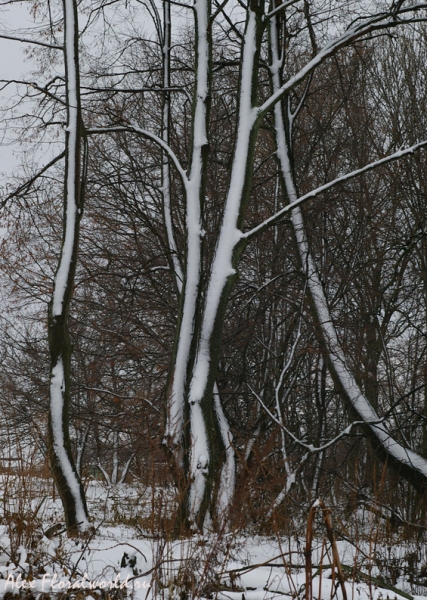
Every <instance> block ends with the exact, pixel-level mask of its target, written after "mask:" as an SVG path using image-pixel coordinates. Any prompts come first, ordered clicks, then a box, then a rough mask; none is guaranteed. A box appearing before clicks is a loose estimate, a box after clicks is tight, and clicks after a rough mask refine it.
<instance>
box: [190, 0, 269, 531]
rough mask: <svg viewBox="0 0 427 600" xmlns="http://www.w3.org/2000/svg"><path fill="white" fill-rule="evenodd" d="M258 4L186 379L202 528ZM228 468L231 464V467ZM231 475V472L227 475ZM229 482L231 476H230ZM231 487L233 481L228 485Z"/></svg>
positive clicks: (259, 26) (235, 249) (194, 515)
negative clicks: (193, 352)
mask: <svg viewBox="0 0 427 600" xmlns="http://www.w3.org/2000/svg"><path fill="white" fill-rule="evenodd" d="M262 16H263V2H262V1H261V2H258V3H255V2H254V3H252V5H251V6H250V7H248V10H247V19H246V28H245V34H244V39H243V51H242V59H241V66H240V82H239V93H238V114H237V123H236V142H235V146H234V151H233V161H232V167H231V174H230V181H229V186H228V191H227V195H226V198H225V204H224V212H223V219H222V224H221V229H220V232H219V235H218V240H217V245H216V250H215V255H214V258H213V261H212V264H211V267H210V271H209V276H208V283H207V286H206V292H205V294H204V303H203V306H202V309H203V310H202V311H201V325H200V333H199V335H198V336H197V346H196V348H197V353H196V355H195V361H194V366H193V368H192V371H191V379H190V378H189V394H188V406H189V422H190V431H189V434H190V439H189V450H190V456H189V468H188V479H189V481H188V492H187V498H186V509H187V511H188V520H189V522H190V524H191V526H193V527H195V526H199V527H201V526H203V523H204V520H205V516H206V515H207V514H209V512H210V514H211V515H215V507H216V504H217V496H218V489H219V486H220V481H219V477H220V473H221V463H222V462H223V461H224V442H223V439H224V441H225V438H223V435H222V433H221V430H222V431H223V428H222V427H221V430H220V429H219V428H218V417H216V416H215V397H214V385H215V380H216V376H217V369H218V363H219V359H220V350H221V339H222V329H223V324H224V317H225V311H226V307H227V301H228V298H229V295H230V292H231V289H232V287H233V285H234V283H235V280H236V274H237V272H236V269H237V266H238V262H239V258H240V256H241V253H242V251H243V249H244V246H245V244H244V243H242V237H241V232H240V229H239V228H240V227H241V226H242V223H243V219H244V215H245V209H246V205H247V202H248V199H249V192H250V184H251V180H252V162H253V154H254V145H255V140H256V134H257V125H258V121H257V112H256V110H255V109H254V106H256V98H257V75H258V61H259V52H260V47H261V40H262V33H263V30H264V25H263V22H262ZM233 468H234V467H233ZM229 475H231V474H229ZM230 482H231V480H230ZM233 485H234V484H233Z"/></svg>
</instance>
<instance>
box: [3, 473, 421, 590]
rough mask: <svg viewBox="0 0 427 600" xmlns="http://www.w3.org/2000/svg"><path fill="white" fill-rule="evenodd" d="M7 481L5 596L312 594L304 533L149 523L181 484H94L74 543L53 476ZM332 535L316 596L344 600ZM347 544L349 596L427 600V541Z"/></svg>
mask: <svg viewBox="0 0 427 600" xmlns="http://www.w3.org/2000/svg"><path fill="white" fill-rule="evenodd" d="M0 483H1V484H2V489H3V494H4V497H3V498H2V499H1V500H2V503H3V504H2V505H0V514H1V512H2V511H3V515H2V519H1V521H0V522H1V525H0V598H2V597H4V595H5V593H7V592H11V593H12V594H21V596H23V595H25V594H28V592H32V593H33V594H35V597H36V598H37V595H40V593H47V594H49V595H53V596H54V595H57V594H61V593H64V592H67V591H69V593H71V595H72V597H76V596H79V598H81V595H79V594H80V591H81V590H82V591H84V593H85V595H86V596H92V597H93V598H98V597H99V594H100V593H104V594H106V593H108V594H109V596H110V598H123V597H124V596H127V597H129V598H134V599H135V600H143V599H146V600H150V599H154V598H161V599H174V600H181V599H183V598H218V600H269V599H272V598H279V597H285V598H286V597H287V598H292V599H301V600H303V599H304V598H305V597H306V595H305V582H306V573H305V557H304V550H305V540H304V539H303V538H301V537H296V536H288V537H286V538H285V537H277V536H250V535H242V534H232V533H229V534H224V535H220V536H218V535H214V534H212V533H209V532H206V533H205V534H204V535H198V536H194V537H193V538H191V539H175V540H166V539H165V538H164V537H163V536H162V535H160V534H157V533H154V534H153V528H152V527H151V529H150V528H149V529H144V525H145V527H149V524H150V519H154V518H155V515H153V512H154V511H153V508H154V507H155V506H158V505H159V504H160V505H162V506H164V507H166V509H165V510H167V506H168V504H167V503H169V506H170V507H172V504H173V502H174V498H173V491H172V490H169V491H168V490H155V492H153V490H151V489H150V488H145V489H144V488H142V487H138V486H129V485H121V486H116V487H114V488H110V489H107V487H106V486H105V485H103V484H101V483H100V482H97V481H90V482H89V484H88V487H87V496H88V504H89V508H90V512H91V514H92V515H93V516H94V522H95V529H94V533H93V534H92V535H90V536H89V537H87V538H86V539H69V538H67V537H66V534H65V532H64V525H63V522H62V521H61V518H62V511H61V506H60V503H59V500H58V499H56V500H55V501H53V499H52V498H51V494H52V489H53V488H52V483H51V482H49V481H47V480H43V479H36V478H35V477H32V478H29V477H28V478H27V480H26V481H25V482H24V480H23V478H18V477H17V476H14V475H8V476H5V475H3V476H0ZM36 492H37V493H36ZM126 523H127V524H126ZM374 529H375V528H372V529H371V533H372V532H373V531H374ZM154 531H155V529H154ZM322 535H323V532H321V530H320V529H319V535H318V537H317V538H316V539H315V542H314V544H313V548H312V564H313V581H312V598H313V600H331V599H332V598H337V600H342V598H343V594H342V590H341V589H340V586H339V584H338V580H337V577H336V573H333V570H332V568H331V553H330V548H329V545H328V544H326V542H325V541H324V540H323V539H322ZM337 545H338V550H339V554H340V558H341V562H342V564H343V569H344V574H345V576H346V583H345V588H346V594H347V600H387V599H389V600H402V599H404V598H405V599H407V600H408V599H412V598H414V600H423V599H424V598H427V587H422V586H421V585H420V584H419V581H418V583H417V584H416V585H415V583H414V580H413V574H412V575H411V573H410V569H409V567H410V564H411V561H412V565H413V564H414V561H415V562H417V565H416V567H417V569H416V570H417V571H418V572H420V570H422V569H423V568H424V569H425V570H426V573H427V549H426V546H425V545H423V544H421V543H417V542H415V541H414V542H413V543H411V544H409V543H405V544H403V543H396V544H393V545H391V544H390V541H388V543H380V541H379V539H378V538H375V539H374V537H373V536H372V535H371V536H370V537H369V536H365V537H364V539H363V540H362V539H360V540H359V541H358V543H357V547H356V546H355V545H354V544H353V543H351V542H350V541H345V540H339V541H338V543H337ZM356 572H357V574H356V576H354V574H355V573H356ZM382 576H384V579H381V577H382ZM411 578H412V583H410V580H411ZM386 581H387V582H388V584H389V585H387V584H386V583H385V582H386ZM390 582H391V583H393V584H394V585H391V583H390ZM423 583H424V582H423ZM426 583H427V581H426ZM185 590H186V591H185Z"/></svg>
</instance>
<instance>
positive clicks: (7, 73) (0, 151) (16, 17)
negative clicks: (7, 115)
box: [0, 4, 33, 187]
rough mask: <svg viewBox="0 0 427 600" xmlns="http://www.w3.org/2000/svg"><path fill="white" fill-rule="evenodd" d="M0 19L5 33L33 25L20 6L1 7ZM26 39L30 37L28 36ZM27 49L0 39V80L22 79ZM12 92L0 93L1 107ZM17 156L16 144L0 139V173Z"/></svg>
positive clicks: (12, 164)
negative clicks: (8, 143) (6, 142)
mask: <svg viewBox="0 0 427 600" xmlns="http://www.w3.org/2000/svg"><path fill="white" fill-rule="evenodd" d="M0 18H1V27H0V31H2V32H5V33H6V32H10V33H12V32H13V31H16V30H17V29H26V28H29V27H31V25H32V24H33V22H32V20H31V19H30V18H29V14H28V11H27V8H26V7H24V6H22V5H21V4H16V5H13V7H4V8H3V7H2V8H1V9H0ZM26 37H30V35H27V36H26ZM27 47H28V45H27V44H22V43H21V42H17V41H12V40H5V39H3V38H0V79H22V78H23V76H24V74H25V73H26V72H28V71H29V69H30V63H29V61H28V60H26V57H25V49H26V48H27ZM13 91H14V88H13V86H9V87H8V88H6V90H3V91H1V92H0V106H1V107H3V106H4V105H5V104H6V103H7V102H8V101H10V97H11V93H12V92H13ZM0 130H1V128H0ZM17 154H19V147H17V145H16V144H15V145H5V143H4V141H2V139H1V138H0V173H5V174H6V173H10V172H11V171H12V169H13V168H14V167H16V166H17V165H18V157H17ZM3 183H4V182H3V181H1V182H0V187H1V185H3Z"/></svg>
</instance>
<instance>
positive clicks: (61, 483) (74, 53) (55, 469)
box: [48, 0, 88, 533]
mask: <svg viewBox="0 0 427 600" xmlns="http://www.w3.org/2000/svg"><path fill="white" fill-rule="evenodd" d="M64 57H65V77H66V102H67V128H66V134H65V135H66V142H65V143H66V150H65V185H64V216H63V219H64V220H63V234H62V246H61V254H60V259H59V264H58V268H57V271H56V274H55V280H54V286H53V294H52V298H51V301H50V303H49V312H48V329H49V350H50V361H51V365H50V373H51V378H50V410H49V424H48V447H49V459H50V465H51V469H52V474H53V478H54V481H55V484H56V487H57V489H58V492H59V495H60V497H61V500H62V504H63V507H64V512H65V520H66V524H67V527H68V529H69V532H70V533H76V532H77V531H78V530H79V529H83V528H85V527H86V526H87V525H88V513H87V507H86V500H85V496H84V491H83V487H82V483H81V481H80V477H79V475H78V472H77V469H76V466H75V463H74V459H73V456H72V453H71V444H70V435H69V404H70V368H71V342H70V335H69V329H68V311H69V306H70V301H71V298H72V293H73V286H74V278H75V271H76V262H77V254H78V242H79V226H80V219H81V216H82V210H83V190H82V179H81V175H80V171H81V168H80V160H81V146H82V127H83V126H82V116H81V106H80V93H79V62H78V27H77V5H76V2H75V0H64Z"/></svg>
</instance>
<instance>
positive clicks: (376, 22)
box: [256, 2, 427, 118]
mask: <svg viewBox="0 0 427 600" xmlns="http://www.w3.org/2000/svg"><path fill="white" fill-rule="evenodd" d="M425 8H427V3H426V2H422V3H419V4H413V5H412V6H409V7H407V8H405V9H400V10H399V11H396V10H390V11H388V12H386V13H380V14H376V15H373V16H371V17H367V20H366V21H365V22H364V23H358V24H353V26H352V27H350V28H349V29H347V30H346V31H345V32H344V33H342V34H341V35H339V36H338V37H336V38H333V39H332V40H330V41H329V42H328V43H327V44H325V46H324V47H323V48H322V49H321V50H320V51H319V52H318V53H317V54H316V56H314V57H313V58H312V59H311V60H310V61H309V62H308V63H307V64H306V65H305V66H304V67H303V68H302V69H300V71H299V72H298V73H296V74H295V75H293V76H292V77H291V78H290V79H288V81H287V82H286V83H284V84H283V85H282V86H281V87H280V88H279V89H278V90H277V91H276V92H274V93H273V94H272V95H271V96H270V98H268V100H266V101H265V102H264V104H262V105H261V106H259V107H258V108H257V109H256V110H257V114H258V118H262V117H263V116H264V115H265V113H266V112H268V111H269V110H270V109H271V108H272V107H273V106H274V105H275V104H276V102H278V101H279V100H280V99H281V98H282V97H283V96H284V94H286V93H287V92H289V91H290V90H292V89H293V88H295V87H296V86H297V85H298V84H299V83H301V81H302V80H303V79H304V78H305V77H306V76H307V75H309V74H310V73H311V72H313V71H314V69H316V68H317V67H318V66H319V65H320V64H322V63H323V62H324V61H325V60H326V59H327V58H330V57H331V56H333V55H334V54H335V53H336V52H338V50H340V49H341V48H344V47H345V46H348V45H349V44H350V43H352V42H354V41H356V40H358V39H360V38H361V37H363V36H365V35H368V34H369V33H372V32H373V31H378V30H381V29H389V28H392V27H397V26H398V25H406V24H408V23H412V22H414V18H409V19H401V18H399V17H400V15H401V14H404V13H405V14H407V13H415V12H416V11H418V10H420V9H425ZM270 14H271V13H270ZM416 20H417V21H426V20H427V18H421V19H418V18H417V19H416Z"/></svg>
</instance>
